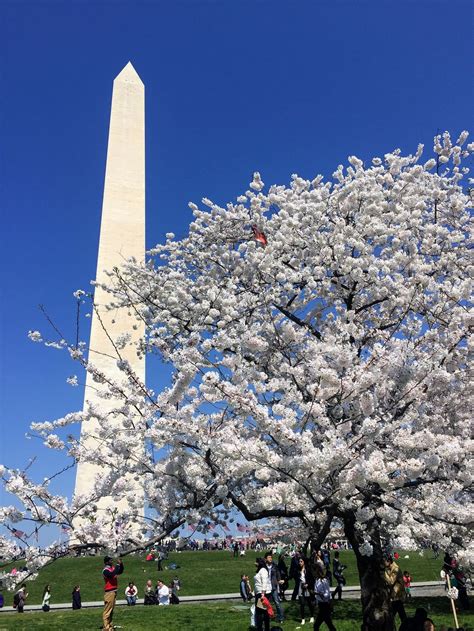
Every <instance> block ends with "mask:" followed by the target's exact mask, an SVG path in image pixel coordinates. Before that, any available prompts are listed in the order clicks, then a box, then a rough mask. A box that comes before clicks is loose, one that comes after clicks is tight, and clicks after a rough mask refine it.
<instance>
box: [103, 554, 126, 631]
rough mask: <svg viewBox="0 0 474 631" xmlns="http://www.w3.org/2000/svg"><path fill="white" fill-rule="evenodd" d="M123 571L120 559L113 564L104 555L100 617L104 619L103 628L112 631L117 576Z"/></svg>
mask: <svg viewBox="0 0 474 631" xmlns="http://www.w3.org/2000/svg"><path fill="white" fill-rule="evenodd" d="M122 572H123V563H122V559H119V560H118V561H117V562H116V563H115V564H114V563H113V559H112V558H111V557H109V556H106V557H104V569H103V571H102V575H103V577H104V581H105V585H104V611H103V614H102V619H103V621H104V624H103V627H102V628H103V630H104V631H112V630H113V628H114V627H113V625H112V617H113V615H114V607H115V601H116V599H117V589H118V579H117V576H118V575H119V574H122Z"/></svg>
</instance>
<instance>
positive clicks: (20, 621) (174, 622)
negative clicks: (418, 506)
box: [0, 598, 474, 631]
mask: <svg viewBox="0 0 474 631" xmlns="http://www.w3.org/2000/svg"><path fill="white" fill-rule="evenodd" d="M420 605H423V606H425V607H426V608H427V609H428V610H429V612H430V616H431V617H432V618H433V619H434V621H435V622H436V624H437V625H440V624H446V625H449V624H452V617H451V616H450V613H449V603H448V599H447V598H430V599H417V600H416V606H420ZM414 607H415V605H413V604H411V603H410V605H409V606H408V607H407V610H408V613H409V614H410V615H411V614H413V612H414ZM461 621H462V623H463V624H464V625H465V628H466V629H471V630H472V629H473V625H474V615H472V614H471V615H470V616H461ZM334 622H335V624H336V626H337V630H338V631H354V630H356V629H358V628H359V624H358V623H359V622H360V606H359V604H358V603H357V602H355V601H346V602H344V601H342V602H341V603H336V605H335V614H334ZM114 623H115V624H116V625H119V626H120V627H122V628H123V629H124V631H127V630H128V631H149V630H150V629H155V628H159V629H160V631H182V630H183V629H192V631H246V630H247V629H248V624H249V611H248V607H246V606H244V605H233V604H230V603H229V604H227V603H226V604H220V605H204V604H202V605H201V604H199V605H179V606H178V607H134V608H129V607H120V608H117V609H116V611H115V615H114ZM298 623H299V619H298V618H297V608H296V606H295V605H294V604H291V605H287V621H286V622H285V623H284V627H285V630H286V631H289V630H290V629H291V631H293V630H294V629H296V627H298V626H299V624H298ZM100 625H101V611H100V610H97V609H96V610H82V611H74V612H73V611H70V612H67V613H53V612H50V613H48V614H43V613H38V614H27V613H25V614H23V615H22V616H20V615H19V614H12V615H1V616H0V631H10V630H14V631H27V630H28V631H29V630H30V629H46V628H47V629H48V630H51V631H64V630H65V629H72V630H74V629H76V630H77V631H87V630H88V629H97V628H99V627H100ZM304 628H306V627H304ZM437 628H439V626H437ZM309 631H311V629H309Z"/></svg>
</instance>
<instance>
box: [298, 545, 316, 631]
mask: <svg viewBox="0 0 474 631" xmlns="http://www.w3.org/2000/svg"><path fill="white" fill-rule="evenodd" d="M298 572H299V584H298V600H299V603H300V612H301V624H305V607H308V609H309V614H310V616H311V618H310V619H309V623H310V624H313V622H314V604H313V593H314V576H313V573H312V572H311V568H310V564H309V562H308V561H307V560H306V559H304V558H303V557H300V558H299V560H298Z"/></svg>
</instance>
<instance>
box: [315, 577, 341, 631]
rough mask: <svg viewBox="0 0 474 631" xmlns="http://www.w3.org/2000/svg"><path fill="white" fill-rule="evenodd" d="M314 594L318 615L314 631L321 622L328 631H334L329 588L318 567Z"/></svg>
mask: <svg viewBox="0 0 474 631" xmlns="http://www.w3.org/2000/svg"><path fill="white" fill-rule="evenodd" d="M315 577H316V580H315V582H314V594H315V596H316V602H317V604H318V614H317V616H316V620H315V622H314V631H319V629H320V627H321V625H322V624H323V622H324V623H325V624H326V626H327V628H328V629H329V631H336V627H335V626H334V624H333V622H332V619H331V586H330V585H329V580H328V579H327V578H326V577H325V575H324V572H323V570H321V568H320V567H318V568H316V570H315Z"/></svg>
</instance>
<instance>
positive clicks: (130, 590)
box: [125, 582, 138, 606]
mask: <svg viewBox="0 0 474 631" xmlns="http://www.w3.org/2000/svg"><path fill="white" fill-rule="evenodd" d="M137 594H138V589H137V586H136V585H134V583H132V582H130V583H129V584H128V585H127V587H126V589H125V598H126V599H127V605H130V606H133V605H136V604H137Z"/></svg>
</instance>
